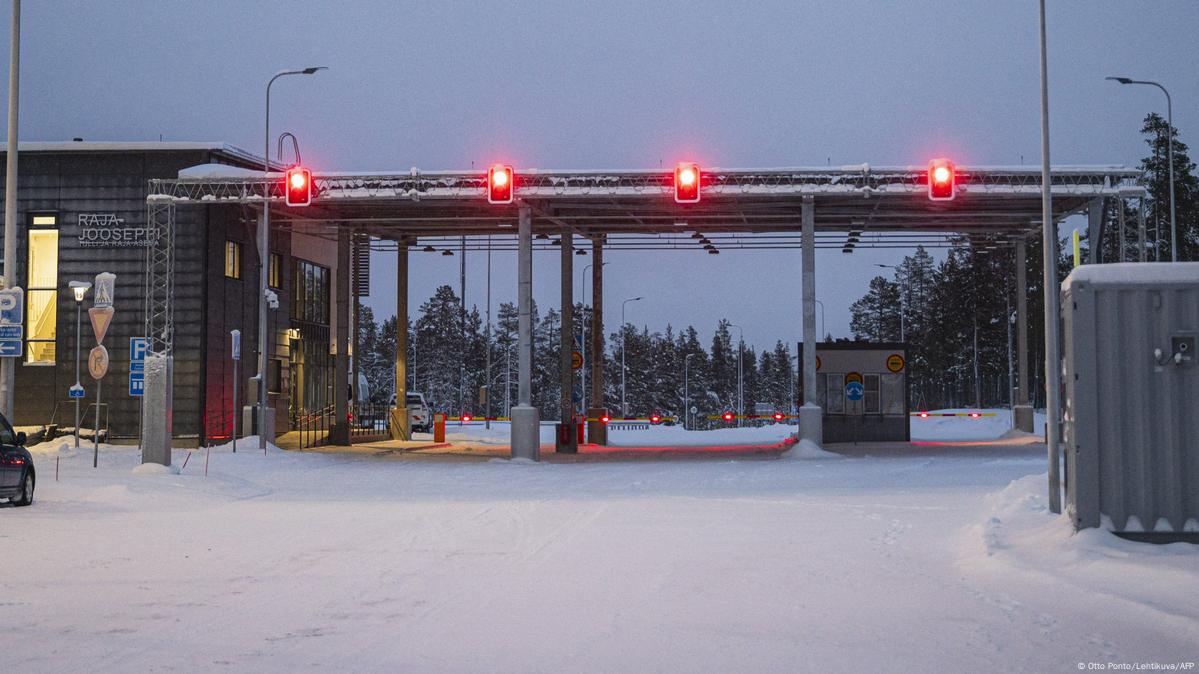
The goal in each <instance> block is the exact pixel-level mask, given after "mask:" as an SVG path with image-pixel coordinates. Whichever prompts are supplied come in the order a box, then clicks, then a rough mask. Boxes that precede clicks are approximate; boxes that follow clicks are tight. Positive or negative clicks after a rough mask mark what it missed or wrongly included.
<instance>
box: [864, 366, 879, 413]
mask: <svg viewBox="0 0 1199 674" xmlns="http://www.w3.org/2000/svg"><path fill="white" fill-rule="evenodd" d="M864 379H865V380H866V381H865V382H864V383H865V389H866V400H865V402H866V410H865V412H866V414H879V413H881V412H882V407H881V406H880V405H879V399H878V375H877V374H868V375H866V376H865V377H864Z"/></svg>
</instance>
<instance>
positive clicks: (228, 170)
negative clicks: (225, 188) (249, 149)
mask: <svg viewBox="0 0 1199 674" xmlns="http://www.w3.org/2000/svg"><path fill="white" fill-rule="evenodd" d="M179 177H180V178H253V177H259V178H261V177H262V171H255V170H254V169H248V168H242V167H240V166H230V165H229V164H197V165H195V166H188V167H187V168H184V169H179Z"/></svg>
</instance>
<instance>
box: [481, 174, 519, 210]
mask: <svg viewBox="0 0 1199 674" xmlns="http://www.w3.org/2000/svg"><path fill="white" fill-rule="evenodd" d="M515 179H516V175H515V174H514V173H513V172H512V167H511V166H508V165H506V164H496V165H495V166H492V167H491V168H489V169H487V203H489V204H510V203H512V184H513V183H514V182H515V181H516V180H515Z"/></svg>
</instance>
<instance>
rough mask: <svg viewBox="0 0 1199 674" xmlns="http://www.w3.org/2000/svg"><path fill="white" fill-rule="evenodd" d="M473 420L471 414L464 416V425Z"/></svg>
mask: <svg viewBox="0 0 1199 674" xmlns="http://www.w3.org/2000/svg"><path fill="white" fill-rule="evenodd" d="M471 419H474V417H472V416H471V415H469V414H463V415H462V423H466V422H468V421H470V420H471Z"/></svg>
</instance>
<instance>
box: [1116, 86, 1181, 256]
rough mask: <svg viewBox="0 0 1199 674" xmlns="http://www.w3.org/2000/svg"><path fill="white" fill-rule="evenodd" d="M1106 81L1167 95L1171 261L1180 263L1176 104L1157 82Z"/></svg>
mask: <svg viewBox="0 0 1199 674" xmlns="http://www.w3.org/2000/svg"><path fill="white" fill-rule="evenodd" d="M1104 79H1107V80H1111V81H1113V82H1119V83H1120V84H1145V85H1148V86H1151V87H1157V88H1158V89H1161V90H1162V93H1163V94H1165V95H1166V157H1167V163H1168V164H1169V166H1170V261H1171V262H1178V223H1177V221H1176V220H1175V215H1174V103H1173V102H1172V101H1171V100H1170V92H1169V91H1166V88H1165V87H1163V86H1162V85H1161V84H1159V83H1157V82H1153V81H1150V80H1134V79H1130V78H1128V77H1106V78H1104Z"/></svg>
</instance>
